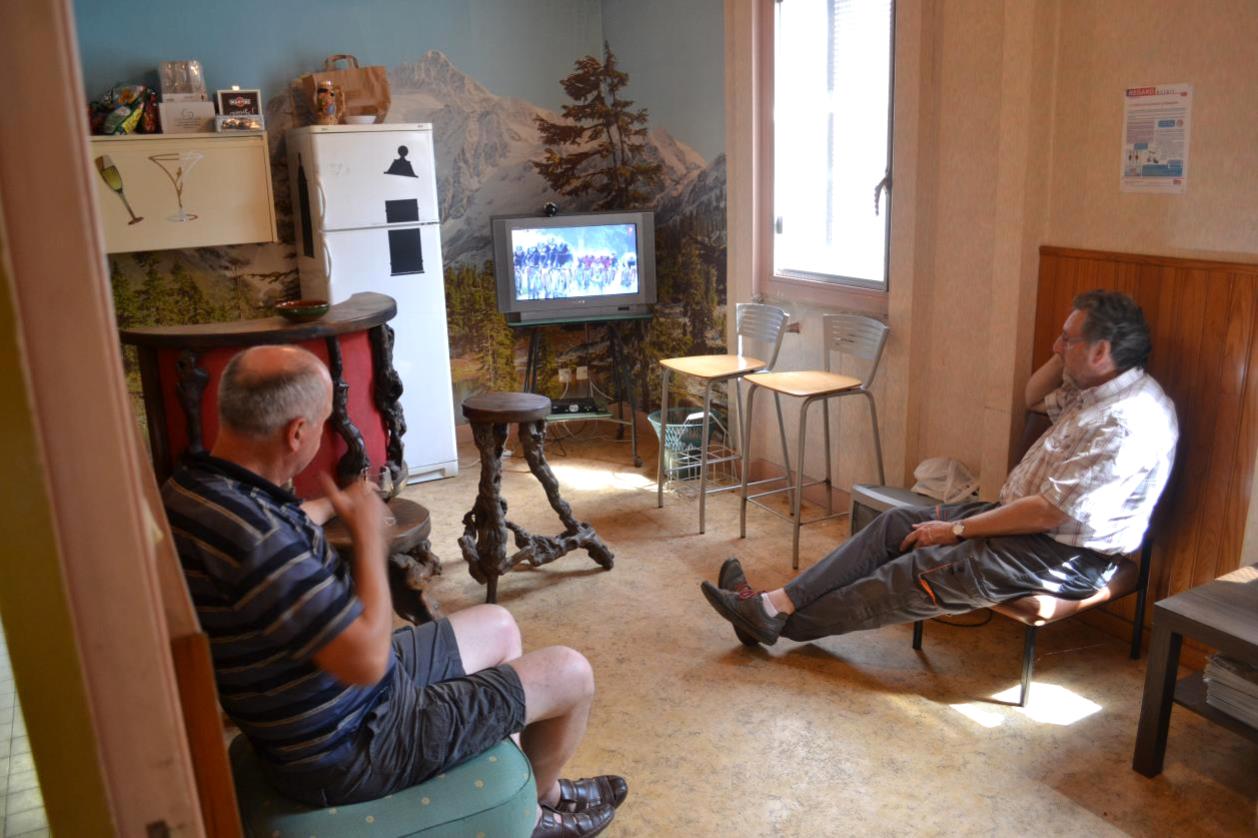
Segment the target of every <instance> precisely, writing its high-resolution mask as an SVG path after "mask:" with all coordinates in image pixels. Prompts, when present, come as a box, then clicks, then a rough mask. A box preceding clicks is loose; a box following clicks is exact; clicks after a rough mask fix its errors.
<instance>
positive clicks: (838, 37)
mask: <svg viewBox="0 0 1258 838" xmlns="http://www.w3.org/2000/svg"><path fill="white" fill-rule="evenodd" d="M894 20H895V14H894V0H777V12H776V21H775V27H774V50H773V52H774V57H773V79H774V82H773V103H774V104H773V149H774V154H773V158H774V159H773V219H774V229H773V272H774V274H775V275H776V276H782V277H792V278H797V279H804V280H814V281H823V282H833V283H841V284H848V285H857V286H863V287H867V288H875V289H880V290H885V289H886V287H887V242H888V237H889V233H890V215H891V214H890V207H889V193H890V186H891V142H890V137H891V90H892V58H893V56H892V43H893V35H894V33H893V26H894Z"/></svg>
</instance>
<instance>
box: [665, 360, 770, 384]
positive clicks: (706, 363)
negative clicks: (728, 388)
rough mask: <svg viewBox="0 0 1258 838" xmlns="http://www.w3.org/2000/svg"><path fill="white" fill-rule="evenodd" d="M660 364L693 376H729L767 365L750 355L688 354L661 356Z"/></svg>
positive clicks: (706, 377) (707, 377)
mask: <svg viewBox="0 0 1258 838" xmlns="http://www.w3.org/2000/svg"><path fill="white" fill-rule="evenodd" d="M660 365H661V366H664V367H667V368H668V369H670V370H673V371H674V372H680V373H682V374H684V375H692V376H694V377H695V378H702V379H712V378H729V377H730V376H734V375H743V374H744V373H749V372H755V371H756V370H762V369H764V368H765V367H767V366H768V364H766V363H765V362H764V361H761V360H760V359H759V358H753V357H751V356H750V355H690V356H687V357H682V358H663V359H661V360H660Z"/></svg>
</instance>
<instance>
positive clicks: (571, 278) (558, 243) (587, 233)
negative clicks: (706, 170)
mask: <svg viewBox="0 0 1258 838" xmlns="http://www.w3.org/2000/svg"><path fill="white" fill-rule="evenodd" d="M491 225H492V227H493V239H494V272H495V277H496V279H497V281H498V310H499V311H501V312H502V313H503V314H505V315H506V316H507V318H508V319H509V320H511V321H513V322H520V323H525V322H529V321H538V320H576V321H580V320H594V319H598V318H603V317H615V316H616V315H620V314H625V315H631V314H642V313H646V312H649V311H650V310H651V306H652V305H654V303H655V214H654V213H652V212H649V211H642V212H587V213H573V214H571V215H542V216H529V215H511V216H496V217H494V218H493V219H491Z"/></svg>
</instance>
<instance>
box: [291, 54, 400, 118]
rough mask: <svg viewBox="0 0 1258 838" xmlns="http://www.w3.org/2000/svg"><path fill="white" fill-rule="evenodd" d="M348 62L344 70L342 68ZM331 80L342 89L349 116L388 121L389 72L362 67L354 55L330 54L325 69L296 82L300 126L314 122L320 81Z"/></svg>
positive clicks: (294, 103) (382, 69) (345, 113)
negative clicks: (315, 101)
mask: <svg viewBox="0 0 1258 838" xmlns="http://www.w3.org/2000/svg"><path fill="white" fill-rule="evenodd" d="M342 63H344V65H345V66H344V67H340V66H338V65H340V64H342ZM322 81H331V82H332V83H333V84H335V85H336V86H337V87H339V88H340V89H341V93H342V95H343V97H344V102H345V111H344V113H342V114H341V122H345V117H346V116H372V117H375V121H376V122H384V118H385V115H386V114H388V112H389V103H390V102H392V101H393V100H392V98H391V97H390V96H389V73H388V70H386V69H385V68H384V67H360V66H358V59H357V58H355V57H354V56H352V55H329V56H328V57H327V58H326V59H324V61H323V69H322V70H319V71H316V72H313V73H307V74H305V75H304V76H302V77H301V78H299V79H297V81H295V82H294V83H293V113H294V115H295V116H296V118H297V123H298V124H299V125H310V124H312V123H313V122H314V98H315V90H316V89H317V88H318V87H319V82H322Z"/></svg>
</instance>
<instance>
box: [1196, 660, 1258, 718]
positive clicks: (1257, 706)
mask: <svg viewBox="0 0 1258 838" xmlns="http://www.w3.org/2000/svg"><path fill="white" fill-rule="evenodd" d="M1202 680H1204V681H1205V682H1206V704H1209V705H1210V706H1211V707H1214V708H1215V709H1217V710H1222V711H1223V712H1224V713H1227V714H1228V715H1230V716H1234V717H1236V718H1237V719H1240V720H1241V721H1242V722H1245V723H1246V724H1248V725H1250V726H1252V727H1256V728H1258V668H1255V667H1253V666H1250V665H1249V664H1247V663H1243V662H1242V661H1238V660H1236V659H1234V658H1226V657H1224V656H1222V655H1212V656H1211V657H1210V659H1209V660H1207V661H1206V671H1205V672H1204V673H1203V675H1202Z"/></svg>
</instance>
